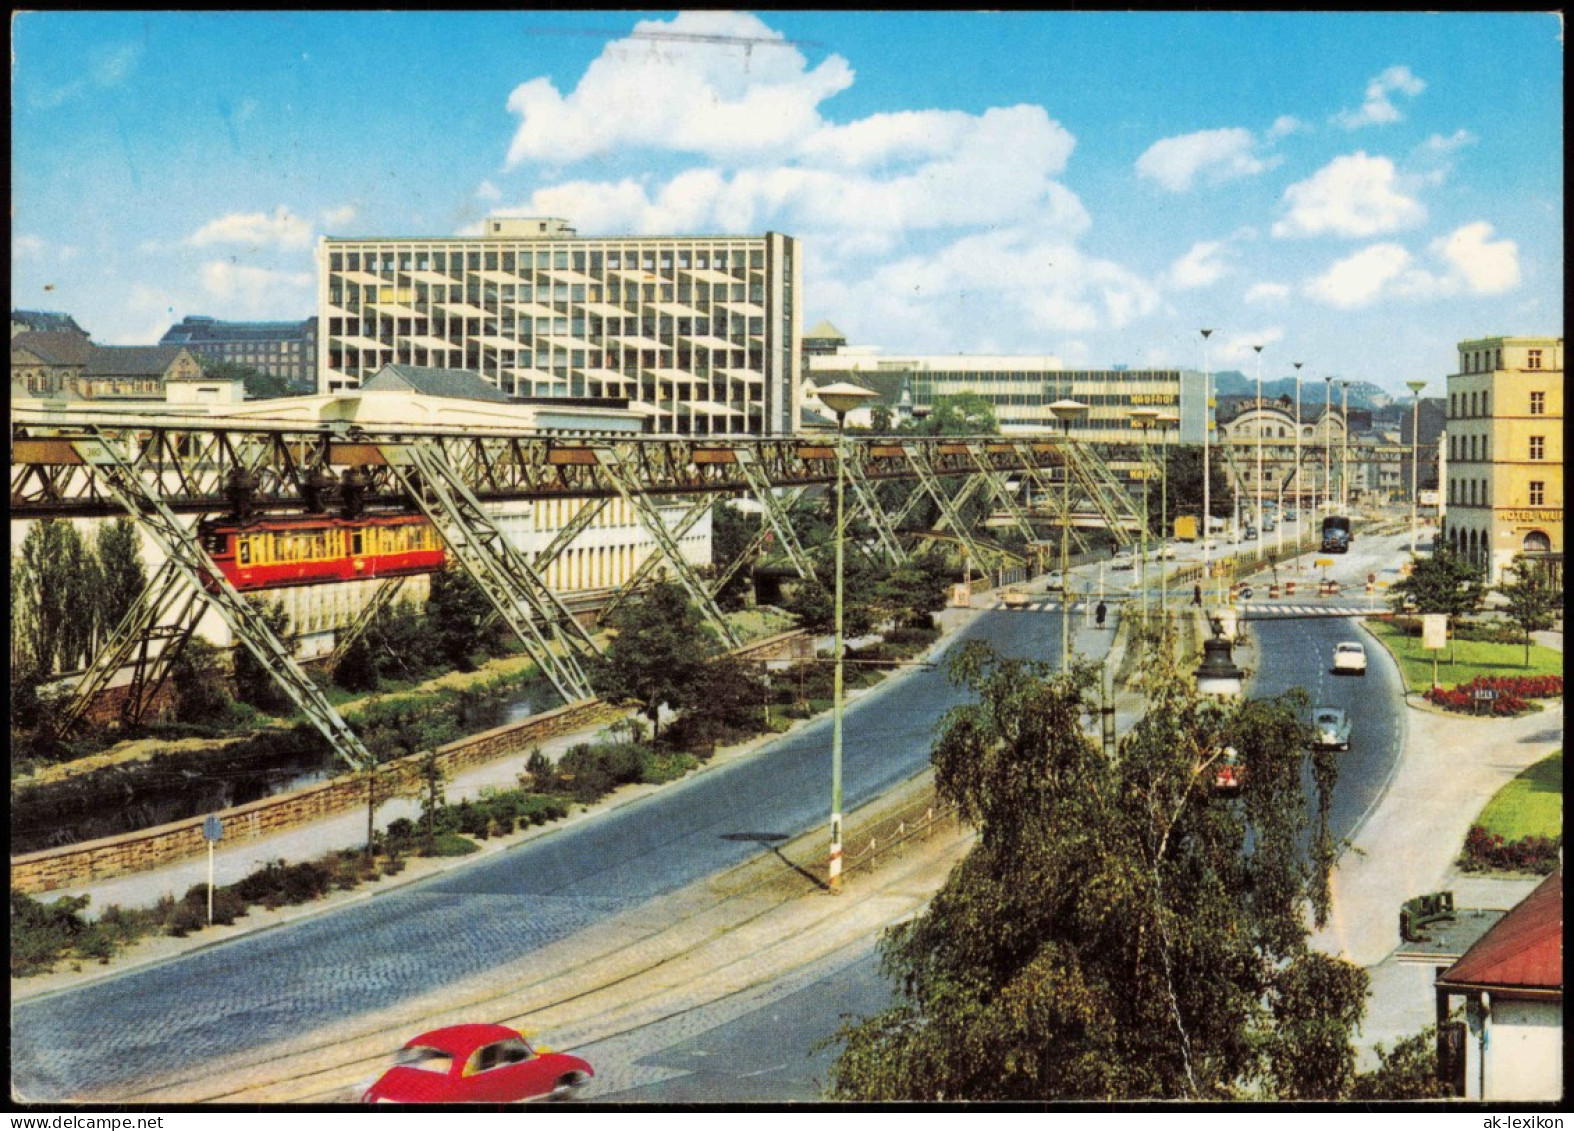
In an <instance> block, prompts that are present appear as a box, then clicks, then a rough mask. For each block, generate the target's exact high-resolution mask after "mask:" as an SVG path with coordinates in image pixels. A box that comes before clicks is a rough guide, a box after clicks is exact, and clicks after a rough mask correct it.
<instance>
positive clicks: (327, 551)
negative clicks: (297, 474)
mask: <svg viewBox="0 0 1574 1131" xmlns="http://www.w3.org/2000/svg"><path fill="white" fill-rule="evenodd" d="M197 534H198V537H199V538H200V539H201V541H202V546H203V549H205V550H207V552H208V556H209V557H211V558H212V559H213V562H214V564H215V565H217V566H218V567H219V571H220V572H221V573H223V574H224V576H225V577H227V578H228V579H229V581H230V584H232V585H233V586H235V588H236V589H239V590H242V591H245V590H248V589H279V588H282V587H284V586H288V585H319V584H322V583H324V582H329V581H362V580H365V579H368V578H379V577H399V576H405V575H409V574H416V573H431V572H433V571H435V570H440V569H442V568H443V565H444V562H445V561H446V557H445V554H444V551H443V542H442V539H441V538H439V537H438V536H437V531H436V530H434V529H433V527H432V524H431V523H430V522H428V521H427V520H426V519H425V518H423V517H421V516H420V515H411V514H390V515H363V516H362V517H360V518H354V519H347V518H330V517H328V516H326V515H303V516H298V517H289V518H286V517H276V518H262V519H259V520H257V521H255V522H251V523H248V524H246V525H245V526H242V525H240V524H238V523H236V522H235V521H234V520H233V519H209V520H205V521H203V522H202V523H201V524H200V525H199V526H198V528H197Z"/></svg>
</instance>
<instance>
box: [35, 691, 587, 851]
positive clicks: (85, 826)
mask: <svg viewBox="0 0 1574 1131" xmlns="http://www.w3.org/2000/svg"><path fill="white" fill-rule="evenodd" d="M558 705H559V700H558V698H557V695H556V693H555V692H554V691H553V690H552V688H551V685H550V684H548V683H546V682H545V681H541V682H540V683H530V684H527V685H525V686H524V687H523V688H519V689H516V690H515V691H513V692H512V693H511V695H510V696H509V697H508V698H501V699H496V700H491V701H486V702H482V703H480V704H477V705H475V706H474V707H471V708H469V709H468V712H467V715H466V726H465V730H466V731H467V732H468V733H470V734H479V733H480V732H482V731H485V730H490V729H492V728H493V727H499V726H507V725H510V724H513V723H517V722H521V721H523V720H524V719H527V718H529V717H530V716H531V715H535V714H539V713H541V712H542V711H548V710H551V709H552V708H554V707H556V706H558ZM238 746H239V744H237V747H238ZM312 747H313V749H311V750H310V751H305V752H302V753H298V754H296V753H291V752H289V751H284V752H280V751H277V750H274V751H270V752H269V753H268V754H267V755H266V756H263V757H258V756H251V757H245V756H240V755H237V754H235V753H233V752H230V751H226V750H224V749H218V750H209V751H201V752H195V753H182V754H169V755H165V756H161V757H159V758H156V759H153V760H152V761H148V762H134V763H130V764H127V765H124V766H111V767H108V768H106V769H102V770H97V771H94V772H93V773H89V774H82V775H79V776H76V777H73V778H71V779H68V780H67V781H65V782H61V783H55V784H51V785H49V786H38V787H33V788H31V789H28V790H27V791H26V792H25V793H23V794H22V795H21V798H22V800H21V801H20V803H19V802H18V795H17V794H15V793H13V795H12V804H11V854H12V855H13V856H15V855H18V854H20V853H24V852H36V851H38V850H40V849H45V848H59V847H62V846H64V845H68V844H78V843H80V842H82V841H87V840H97V839H98V838H100V837H107V836H117V835H119V834H121V833H129V832H136V831H137V830H139V829H147V828H153V827H155V826H157V825H163V824H168V823H169V822H171V821H179V820H183V819H185V818H187V817H197V816H202V815H204V814H207V813H214V812H218V811H219V810H222V809H229V808H232V807H234V806H236V805H245V804H247V803H248V802H251V801H260V800H261V799H262V798H264V797H272V796H274V795H276V794H280V793H288V792H290V791H291V790H294V789H300V788H302V787H304V786H308V785H314V784H316V783H318V782H322V781H327V780H328V779H330V778H332V777H335V776H337V775H338V774H341V773H343V772H345V770H344V766H343V764H342V763H340V762H338V761H337V760H335V759H334V757H333V755H332V754H331V753H330V752H325V751H323V750H322V749H321V748H320V744H318V743H313V744H312Z"/></svg>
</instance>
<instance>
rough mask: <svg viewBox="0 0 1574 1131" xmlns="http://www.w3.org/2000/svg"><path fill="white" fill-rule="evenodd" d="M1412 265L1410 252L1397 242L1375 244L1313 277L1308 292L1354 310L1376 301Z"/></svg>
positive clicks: (1307, 286) (1321, 299) (1328, 302)
mask: <svg viewBox="0 0 1574 1131" xmlns="http://www.w3.org/2000/svg"><path fill="white" fill-rule="evenodd" d="M1409 266H1410V253H1409V252H1408V251H1406V250H1405V249H1404V248H1402V247H1400V246H1399V245H1398V244H1394V243H1381V244H1373V245H1372V246H1371V247H1368V248H1364V249H1362V250H1361V251H1358V252H1356V253H1355V254H1354V255H1351V256H1348V257H1346V258H1344V259H1341V260H1339V261H1338V262H1337V263H1335V264H1334V265H1333V266H1331V267H1330V268H1328V270H1327V271H1325V272H1324V273H1323V274H1321V275H1319V276H1317V277H1316V278H1314V279H1312V280H1311V281H1310V282H1308V283H1307V284H1306V293H1307V294H1308V295H1310V296H1311V297H1312V298H1315V299H1318V300H1320V301H1322V302H1325V303H1327V304H1328V305H1330V306H1336V307H1339V308H1340V309H1341V310H1352V309H1354V308H1356V307H1360V306H1366V305H1368V304H1369V303H1371V302H1373V301H1374V300H1375V299H1376V298H1377V297H1378V296H1379V295H1380V294H1382V293H1383V290H1384V288H1385V287H1387V286H1388V285H1389V284H1390V283H1393V282H1394V281H1395V280H1397V279H1399V278H1400V277H1401V276H1402V275H1403V273H1404V272H1405V270H1406V269H1407V268H1408V267H1409Z"/></svg>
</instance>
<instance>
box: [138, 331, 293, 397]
mask: <svg viewBox="0 0 1574 1131" xmlns="http://www.w3.org/2000/svg"><path fill="white" fill-rule="evenodd" d="M159 344H160V345H165V346H170V345H175V346H185V347H186V348H187V349H188V350H190V351H191V352H192V353H194V354H196V355H197V356H198V357H200V358H202V359H203V360H205V361H217V362H230V363H231V364H234V365H243V366H246V367H247V368H249V369H255V370H257V371H258V372H259V373H266V374H269V375H270V376H273V377H282V378H283V379H284V380H286V381H289V382H290V383H291V384H292V385H296V386H299V387H301V388H311V389H315V388H316V387H317V319H316V318H308V319H306V320H304V321H302V322H223V321H220V320H219V319H217V318H206V317H203V316H202V315H197V314H191V315H187V316H186V317H185V318H184V319H182V320H181V321H180V322H178V323H176V324H175V325H174V326H171V327H170V328H169V329H168V330H166V331H165V332H164V336H163V337H162V338H160V339H159Z"/></svg>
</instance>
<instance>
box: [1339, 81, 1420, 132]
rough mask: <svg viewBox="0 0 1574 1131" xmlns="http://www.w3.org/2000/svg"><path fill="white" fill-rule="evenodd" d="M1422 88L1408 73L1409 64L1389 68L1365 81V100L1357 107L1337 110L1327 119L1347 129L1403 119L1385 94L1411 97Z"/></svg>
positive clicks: (1379, 124) (1384, 123)
mask: <svg viewBox="0 0 1574 1131" xmlns="http://www.w3.org/2000/svg"><path fill="white" fill-rule="evenodd" d="M1425 89H1426V83H1424V82H1422V81H1421V80H1420V79H1418V78H1416V77H1415V75H1413V74H1411V73H1410V68H1409V67H1406V66H1402V65H1401V66H1395V67H1389V68H1388V69H1387V70H1385V71H1384V72H1383V73H1382V74H1380V75H1378V76H1377V77H1376V78H1374V79H1372V80H1371V81H1370V82H1368V83H1367V84H1366V101H1365V102H1363V103H1361V106H1360V108H1359V109H1356V110H1341V111H1340V112H1339V113H1337V114H1335V115H1334V116H1333V118H1332V119H1331V121H1332V122H1333V123H1334V124H1335V125H1340V126H1343V127H1344V128H1345V129H1347V130H1355V129H1360V128H1361V127H1362V126H1381V125H1387V124H1388V123H1390V122H1400V121H1403V120H1404V115H1403V114H1401V113H1400V112H1399V110H1398V108H1397V107H1396V106H1395V105H1394V104H1393V102H1392V101H1391V100H1390V98H1389V95H1391V94H1396V93H1397V94H1403V95H1405V96H1406V97H1409V98H1414V97H1415V96H1416V95H1418V94H1420V93H1421V92H1422V91H1423V90H1425Z"/></svg>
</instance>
